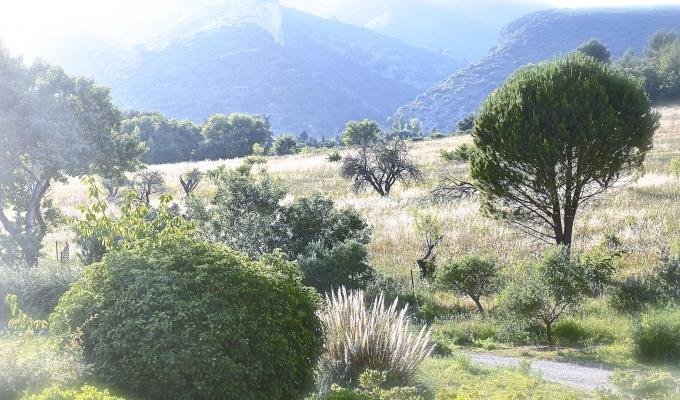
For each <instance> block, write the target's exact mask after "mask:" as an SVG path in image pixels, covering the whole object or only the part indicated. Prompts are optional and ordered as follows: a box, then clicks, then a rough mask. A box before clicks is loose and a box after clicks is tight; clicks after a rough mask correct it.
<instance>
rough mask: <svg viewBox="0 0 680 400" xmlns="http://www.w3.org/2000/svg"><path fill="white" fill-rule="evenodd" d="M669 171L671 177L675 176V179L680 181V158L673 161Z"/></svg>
mask: <svg viewBox="0 0 680 400" xmlns="http://www.w3.org/2000/svg"><path fill="white" fill-rule="evenodd" d="M669 169H670V172H671V175H673V177H674V178H675V179H680V158H674V159H672V160H671V162H670V165H669Z"/></svg>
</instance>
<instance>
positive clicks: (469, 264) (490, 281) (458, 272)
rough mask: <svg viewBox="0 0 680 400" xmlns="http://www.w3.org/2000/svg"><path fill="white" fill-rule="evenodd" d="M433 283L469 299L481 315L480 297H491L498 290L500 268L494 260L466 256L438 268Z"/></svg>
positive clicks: (482, 308)
mask: <svg viewBox="0 0 680 400" xmlns="http://www.w3.org/2000/svg"><path fill="white" fill-rule="evenodd" d="M435 282H436V284H437V286H439V287H441V288H443V289H448V290H453V291H455V292H457V293H460V294H463V295H465V296H468V297H470V298H471V299H472V301H474V302H475V304H476V305H477V309H478V310H479V312H480V313H481V314H483V313H484V307H483V306H482V303H481V298H482V296H489V295H492V294H494V293H496V292H497V291H498V290H499V289H500V285H501V283H500V266H499V265H498V263H496V262H495V261H494V260H490V259H485V258H480V257H475V256H466V257H463V258H461V259H459V260H454V261H452V262H450V263H448V264H444V265H442V266H440V267H439V268H438V269H437V273H436V281H435Z"/></svg>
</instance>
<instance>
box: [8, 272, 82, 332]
mask: <svg viewBox="0 0 680 400" xmlns="http://www.w3.org/2000/svg"><path fill="white" fill-rule="evenodd" d="M81 274H82V267H80V266H78V265H73V264H60V263H50V262H41V263H39V264H38V266H36V267H33V268H27V267H26V266H23V265H18V266H6V265H0V330H1V328H2V327H4V325H5V323H6V322H7V320H8V314H7V311H8V310H7V308H6V307H5V306H4V301H5V297H7V295H9V294H14V295H16V296H17V300H18V302H19V304H20V305H21V308H22V309H23V310H24V311H25V312H26V313H28V314H30V315H33V316H35V317H38V318H43V317H46V316H47V315H48V314H49V313H51V312H52V310H54V307H55V306H56V305H57V302H58V301H59V298H60V297H61V295H62V294H64V293H65V292H66V290H68V288H69V286H70V285H71V283H73V282H75V281H76V280H77V279H78V278H79V277H80V275H81Z"/></svg>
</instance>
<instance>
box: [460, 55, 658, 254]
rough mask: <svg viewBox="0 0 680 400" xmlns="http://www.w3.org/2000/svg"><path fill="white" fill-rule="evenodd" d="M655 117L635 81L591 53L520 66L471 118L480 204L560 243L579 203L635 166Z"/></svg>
mask: <svg viewBox="0 0 680 400" xmlns="http://www.w3.org/2000/svg"><path fill="white" fill-rule="evenodd" d="M658 123H659V116H658V114H657V113H655V112H654V111H653V110H652V108H651V106H650V102H649V99H648V98H647V95H646V94H645V91H644V90H643V88H642V86H641V82H639V81H638V80H635V79H634V78H632V77H630V76H628V75H626V74H625V73H623V72H621V71H619V70H617V69H615V68H612V67H610V66H608V65H606V64H603V63H600V62H598V61H596V60H595V59H593V58H592V57H588V56H584V55H580V54H573V55H571V56H569V57H567V58H563V59H557V60H554V61H549V62H546V63H543V64H540V65H537V66H533V67H528V68H524V69H522V70H520V71H518V72H517V73H516V74H515V75H514V76H513V77H512V78H511V79H510V80H509V81H508V82H507V83H506V84H505V85H504V86H503V87H501V88H500V89H498V90H497V91H495V92H494V93H493V94H492V95H491V96H490V97H489V98H488V99H487V100H486V102H485V103H484V105H483V106H482V108H481V110H480V113H479V115H478V116H477V119H476V120H475V125H474V129H473V133H472V135H473V138H474V142H475V146H476V147H477V149H478V151H477V152H475V155H474V156H473V158H472V160H471V176H472V178H473V180H474V183H475V186H476V187H477V189H478V190H479V192H480V194H481V196H482V211H483V212H484V213H485V214H486V215H487V216H492V217H496V218H500V219H504V220H507V221H510V222H512V223H513V224H515V225H517V226H519V227H521V228H522V229H524V230H525V231H526V232H527V233H529V234H531V235H533V236H535V237H537V238H540V239H542V240H544V241H546V242H550V241H554V242H556V243H558V244H566V245H569V244H571V241H572V235H573V227H574V221H575V218H576V213H577V211H578V210H579V207H581V205H582V204H583V203H584V202H586V201H588V200H590V199H592V198H594V197H596V196H598V195H599V194H601V193H602V192H604V191H606V190H607V189H609V188H611V187H613V186H615V185H616V184H617V182H620V181H621V179H622V178H625V177H629V176H630V175H631V174H632V173H633V172H634V171H637V170H639V169H641V167H642V165H643V162H644V159H645V155H646V154H647V152H648V151H649V150H650V149H651V147H652V136H653V134H654V131H655V130H656V129H657V127H658Z"/></svg>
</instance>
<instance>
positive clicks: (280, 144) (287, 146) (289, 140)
mask: <svg viewBox="0 0 680 400" xmlns="http://www.w3.org/2000/svg"><path fill="white" fill-rule="evenodd" d="M297 145H298V142H297V138H296V137H295V136H293V135H281V136H277V137H276V138H275V139H274V145H273V146H272V151H273V152H274V154H276V155H279V156H285V155H288V154H295V153H297V151H298V149H297Z"/></svg>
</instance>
